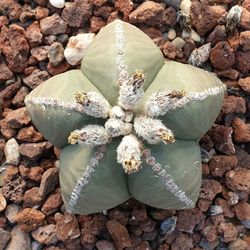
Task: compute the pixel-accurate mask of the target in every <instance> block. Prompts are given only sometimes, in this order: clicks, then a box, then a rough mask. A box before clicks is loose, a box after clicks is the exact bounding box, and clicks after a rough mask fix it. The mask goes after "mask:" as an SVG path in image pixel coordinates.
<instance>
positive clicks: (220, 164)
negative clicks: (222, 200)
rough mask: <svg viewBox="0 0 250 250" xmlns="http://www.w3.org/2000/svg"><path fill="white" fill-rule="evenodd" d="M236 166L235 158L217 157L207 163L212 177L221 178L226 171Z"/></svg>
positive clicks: (236, 160) (232, 156)
mask: <svg viewBox="0 0 250 250" xmlns="http://www.w3.org/2000/svg"><path fill="white" fill-rule="evenodd" d="M237 164H238V159H237V157H236V156H234V155H231V156H226V155H218V156H214V157H213V158H212V159H211V161H210V162H209V168H210V171H211V173H212V175H213V176H215V177H218V176H219V177H222V176H223V175H224V174H225V173H226V172H227V171H228V170H231V169H233V168H235V167H236V166H237Z"/></svg>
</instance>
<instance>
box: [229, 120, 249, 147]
mask: <svg viewBox="0 0 250 250" xmlns="http://www.w3.org/2000/svg"><path fill="white" fill-rule="evenodd" d="M232 127H233V131H234V134H233V137H234V140H235V141H236V142H241V143H246V142H250V124H246V123H245V122H244V121H243V120H241V119H240V118H235V119H234V120H233V123H232Z"/></svg>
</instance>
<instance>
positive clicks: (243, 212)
mask: <svg viewBox="0 0 250 250" xmlns="http://www.w3.org/2000/svg"><path fill="white" fill-rule="evenodd" d="M234 211H235V213H236V217H237V218H238V220H240V221H242V222H243V223H244V222H248V227H247V228H249V227H250V226H249V222H250V204H249V203H248V202H246V201H241V202H239V203H238V204H236V205H235V206H234Z"/></svg>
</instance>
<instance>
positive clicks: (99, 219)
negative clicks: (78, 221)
mask: <svg viewBox="0 0 250 250" xmlns="http://www.w3.org/2000/svg"><path fill="white" fill-rule="evenodd" d="M106 223H107V218H106V217H105V216H104V215H102V214H95V215H94V216H93V218H92V219H91V220H87V221H86V222H85V223H84V225H83V230H84V232H88V233H90V234H93V235H99V234H100V233H102V232H103V231H104V230H105V228H106Z"/></svg>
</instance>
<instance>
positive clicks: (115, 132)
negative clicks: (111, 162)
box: [105, 118, 133, 137]
mask: <svg viewBox="0 0 250 250" xmlns="http://www.w3.org/2000/svg"><path fill="white" fill-rule="evenodd" d="M105 129H106V130H107V132H108V134H109V136H110V137H118V136H121V135H128V134H130V133H131V132H132V129H133V125H132V124H131V123H125V122H123V121H121V120H118V119H115V118H110V119H109V120H107V122H106V123H105Z"/></svg>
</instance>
